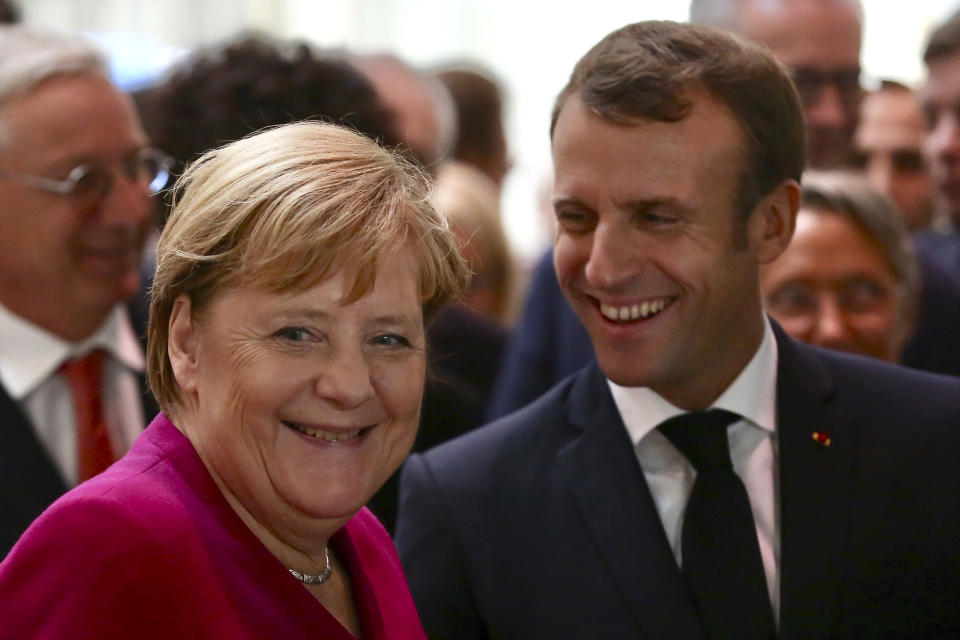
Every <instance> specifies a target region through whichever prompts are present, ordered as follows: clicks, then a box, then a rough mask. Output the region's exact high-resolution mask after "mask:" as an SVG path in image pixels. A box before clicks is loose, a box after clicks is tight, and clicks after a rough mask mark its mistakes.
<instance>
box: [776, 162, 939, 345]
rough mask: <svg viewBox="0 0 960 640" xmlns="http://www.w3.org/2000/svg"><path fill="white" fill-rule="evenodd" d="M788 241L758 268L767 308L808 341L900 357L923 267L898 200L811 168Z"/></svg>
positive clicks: (850, 177)
mask: <svg viewBox="0 0 960 640" xmlns="http://www.w3.org/2000/svg"><path fill="white" fill-rule="evenodd" d="M802 198H803V200H802V204H801V207H800V212H799V214H798V215H797V223H796V231H795V232H794V235H793V239H792V240H791V241H790V246H788V247H787V250H786V251H784V252H783V253H782V254H781V255H780V257H778V258H777V259H776V260H774V261H773V262H772V263H770V264H769V265H766V266H765V267H764V268H763V269H762V270H761V272H760V287H761V291H762V293H763V299H764V306H765V307H766V310H767V312H768V313H769V314H770V315H771V316H773V318H774V319H775V320H776V321H777V322H779V323H780V325H781V326H782V327H783V329H784V331H786V332H787V333H788V334H790V335H791V336H792V337H794V338H797V339H799V340H803V341H804V342H810V343H812V344H816V345H819V346H821V347H827V348H829V349H837V350H840V351H847V352H850V353H859V354H862V355H867V356H872V357H874V358H880V359H881V360H887V361H890V362H899V361H900V356H901V352H902V350H903V347H904V344H905V343H906V342H907V340H908V339H909V338H910V336H911V334H912V332H913V329H914V326H915V322H916V319H917V305H918V298H919V288H920V283H919V278H920V276H919V271H918V267H917V260H916V257H915V255H914V252H913V246H912V244H911V242H910V236H909V235H908V234H907V231H906V228H905V227H904V225H903V221H902V219H901V217H900V214H899V213H898V212H897V209H896V206H895V205H894V204H893V202H892V201H891V200H890V199H889V198H887V197H886V196H885V195H883V194H882V193H880V192H879V191H877V190H876V189H874V188H873V187H872V186H871V185H870V183H869V182H868V181H867V180H866V178H864V177H862V176H859V175H856V174H852V173H846V172H838V171H830V172H808V173H807V174H805V175H804V177H803V185H802Z"/></svg>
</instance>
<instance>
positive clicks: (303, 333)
mask: <svg viewBox="0 0 960 640" xmlns="http://www.w3.org/2000/svg"><path fill="white" fill-rule="evenodd" d="M273 335H274V337H276V338H281V339H283V340H289V341H290V342H303V341H305V340H309V339H310V338H311V337H312V334H311V333H310V331H309V330H308V329H306V328H305V327H284V328H282V329H279V330H277V331H275V332H274V334H273Z"/></svg>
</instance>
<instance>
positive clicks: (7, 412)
mask: <svg viewBox="0 0 960 640" xmlns="http://www.w3.org/2000/svg"><path fill="white" fill-rule="evenodd" d="M66 490H67V487H66V485H65V484H64V482H63V479H62V478H61V477H60V473H59V471H57V469H56V467H55V466H54V464H53V462H52V461H51V460H50V458H49V457H48V456H47V453H46V451H45V450H44V448H43V445H41V444H40V441H39V440H38V439H37V437H36V435H34V432H33V427H31V425H30V422H29V421H28V420H27V417H26V415H24V413H23V412H22V411H21V410H20V407H18V406H17V404H16V403H15V402H14V401H13V399H12V398H10V396H9V395H8V394H7V391H6V389H4V388H3V387H2V386H0V559H3V556H4V555H5V554H6V552H7V551H8V550H9V547H10V546H12V545H13V543H14V542H15V541H16V539H17V538H19V537H20V534H21V533H23V531H24V530H25V529H26V528H27V526H29V525H30V523H31V522H33V520H34V519H35V518H36V517H37V516H39V515H40V513H41V512H42V511H43V510H44V509H46V508H47V507H48V506H50V503H51V502H53V501H54V500H56V499H57V498H58V497H60V495H61V494H63V493H64V492H65V491H66Z"/></svg>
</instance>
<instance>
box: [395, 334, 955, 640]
mask: <svg viewBox="0 0 960 640" xmlns="http://www.w3.org/2000/svg"><path fill="white" fill-rule="evenodd" d="M776 335H777V343H778V350H779V369H778V379H777V413H778V439H779V441H778V447H779V462H778V464H779V488H778V490H779V504H780V532H781V556H780V590H781V607H780V637H781V638H786V639H790V638H831V637H837V638H944V637H960V467H958V465H957V462H956V460H957V452H958V451H960V380H957V379H955V378H951V377H947V376H936V375H932V374H926V373H921V372H916V371H911V370H908V369H905V368H902V367H896V366H892V365H887V364H884V363H880V362H877V361H873V360H868V359H864V358H859V357H856V356H849V355H844V354H838V353H833V352H829V351H825V350H821V349H816V348H814V347H810V346H807V345H802V344H799V343H797V342H795V341H793V340H790V339H789V338H786V337H785V336H784V334H783V333H782V331H780V330H779V328H777V329H776ZM814 431H819V432H822V433H825V434H828V435H829V436H830V438H831V444H830V446H824V445H823V444H819V443H818V442H817V441H815V439H814V438H813V437H812V435H813V432H814ZM396 542H397V546H398V549H399V551H400V556H401V560H402V561H403V564H404V568H405V570H406V572H407V576H408V579H409V581H410V586H411V590H412V592H413V594H414V598H415V600H416V601H417V606H418V609H419V611H420V614H421V618H422V620H423V623H424V626H425V628H426V630H427V633H428V635H429V636H430V637H431V638H434V639H437V638H458V639H466V638H511V639H513V640H522V639H525V638H551V639H554V640H558V639H559V640H562V639H565V638H569V639H571V640H573V639H578V640H579V639H582V638H648V639H651V640H659V639H671V640H672V639H677V640H684V639H690V640H694V639H700V638H702V637H703V634H702V631H701V629H700V628H699V626H698V622H697V620H696V618H695V616H694V612H693V609H692V607H691V605H690V603H689V600H688V598H687V597H686V593H685V590H684V584H683V581H682V577H681V573H680V571H679V569H678V567H677V565H676V562H675V559H674V556H673V554H672V552H671V549H670V546H669V544H668V542H667V539H666V536H665V534H664V532H663V527H662V525H661V522H660V518H659V515H658V513H657V511H656V508H655V506H654V503H653V500H652V498H651V495H650V492H649V490H648V489H647V485H646V482H645V480H644V476H643V473H642V471H641V469H640V466H639V464H638V462H637V460H636V457H635V454H634V450H633V446H632V444H631V442H630V441H629V438H628V436H627V433H626V430H625V428H624V426H623V423H622V421H621V420H620V417H619V414H618V412H617V410H616V407H615V405H614V403H613V399H612V397H611V395H610V393H609V390H608V387H607V385H606V382H605V379H604V377H603V375H602V374H601V372H600V371H599V369H598V368H597V367H596V366H595V365H592V366H590V367H588V368H586V369H584V370H583V371H581V372H580V373H578V374H576V375H575V376H573V377H572V378H570V379H568V380H566V381H564V382H563V383H561V384H559V385H558V386H557V387H555V388H554V389H552V390H551V391H550V392H549V393H548V394H546V395H545V396H543V397H542V398H540V399H539V400H538V401H536V402H535V403H534V404H532V405H530V406H528V407H526V408H524V409H522V410H520V411H518V412H516V413H514V414H512V415H510V416H508V417H506V418H504V419H502V420H500V421H498V422H495V423H493V424H492V425H488V426H486V427H483V428H481V429H479V430H477V431H474V432H472V433H470V434H467V435H466V436H463V437H461V438H458V439H456V440H453V441H451V442H449V443H447V444H444V445H441V446H440V447H437V448H436V449H433V450H431V451H429V452H427V453H426V454H415V455H413V456H411V458H410V459H409V460H408V462H407V463H406V465H405V467H404V471H403V476H402V480H401V508H400V520H399V522H398V526H397V535H396Z"/></svg>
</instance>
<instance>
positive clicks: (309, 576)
mask: <svg viewBox="0 0 960 640" xmlns="http://www.w3.org/2000/svg"><path fill="white" fill-rule="evenodd" d="M323 557H324V560H325V562H326V565H325V566H324V567H323V571H321V572H320V573H301V572H299V571H297V570H296V569H291V568H290V567H287V571H289V572H290V573H291V574H292V575H293V577H294V578H296V579H297V580H299V581H300V582H302V583H303V584H323V583H324V582H326V581H327V580H329V579H330V575H331V574H332V573H333V566H332V565H331V564H330V550H329V549H328V548H327V547H324V548H323Z"/></svg>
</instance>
